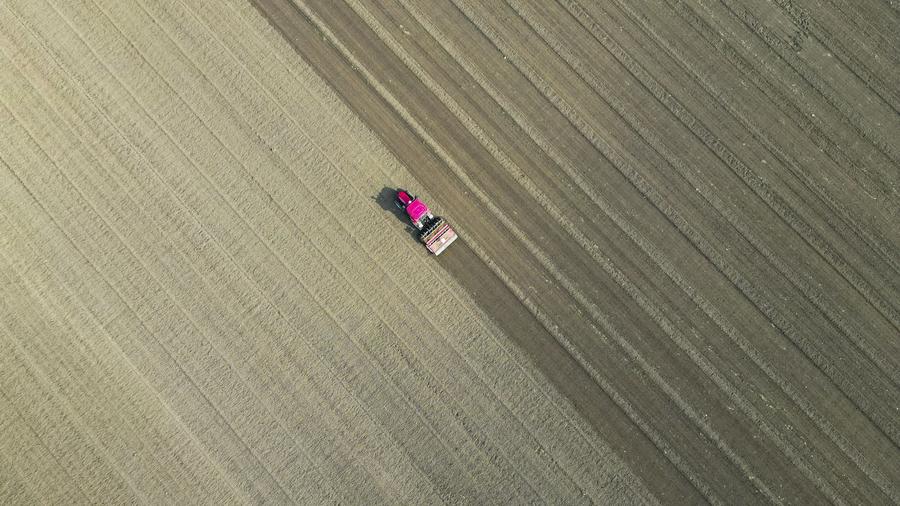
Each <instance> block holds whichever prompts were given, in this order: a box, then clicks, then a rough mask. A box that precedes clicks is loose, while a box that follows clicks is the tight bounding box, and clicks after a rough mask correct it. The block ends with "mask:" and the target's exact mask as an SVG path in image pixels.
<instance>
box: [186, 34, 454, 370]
mask: <svg viewBox="0 0 900 506" xmlns="http://www.w3.org/2000/svg"><path fill="white" fill-rule="evenodd" d="M226 50H227V48H226ZM200 72H201V73H202V71H200ZM248 75H251V76H252V74H250V73H249V72H248ZM204 78H206V79H207V81H209V82H210V84H211V86H213V87H214V88H215V89H216V90H217V92H218V93H220V95H221V90H219V89H218V87H217V86H216V85H215V84H212V80H210V79H209V78H208V77H207V76H205V75H204ZM257 83H258V84H259V85H260V87H262V83H260V82H259V81H258V80H257ZM222 98H223V100H226V101H227V102H229V103H230V101H229V100H228V99H227V98H226V97H224V95H222ZM275 103H276V105H277V102H275ZM232 107H233V105H232ZM282 112H284V111H283V108H282ZM247 127H248V128H249V129H250V130H251V131H253V133H254V135H256V136H257V138H258V139H259V140H260V141H261V142H263V143H265V144H268V143H266V142H265V141H264V140H263V139H262V137H261V136H260V135H259V134H258V133H257V132H256V131H255V129H254V128H253V127H251V126H250V125H247ZM304 135H306V134H305V133H304ZM307 139H308V140H309V142H310V143H311V144H312V145H313V146H315V147H316V149H317V150H318V151H319V152H320V153H322V155H323V156H324V157H325V159H326V160H329V163H331V165H332V166H333V167H335V168H337V166H336V165H335V164H334V162H333V161H331V159H330V158H329V157H328V156H327V155H326V154H325V153H324V151H323V150H322V148H321V147H320V146H319V145H318V144H317V143H316V142H315V141H313V140H312V139H311V138H309V137H308V136H307ZM278 156H279V158H281V160H282V163H283V164H284V170H287V167H289V166H290V164H288V162H287V161H286V160H284V159H283V158H282V157H281V155H278ZM291 175H293V176H294V177H295V178H296V179H297V181H298V182H299V183H300V184H302V185H304V188H306V189H307V190H308V191H309V192H310V193H311V194H313V195H314V193H313V192H312V191H311V190H309V187H308V186H307V185H306V184H305V183H304V182H303V181H302V180H300V179H299V178H298V177H297V176H296V174H295V173H293V172H292V173H291ZM316 199H317V201H318V202H319V203H320V204H321V200H320V199H318V197H316ZM323 207H324V205H323ZM325 209H326V211H327V212H328V213H329V214H331V215H332V216H333V217H334V221H335V222H336V223H338V226H339V227H340V228H342V229H344V230H345V231H347V230H346V229H345V227H344V226H343V225H342V224H340V222H339V220H338V219H337V217H336V216H334V214H333V213H332V212H331V211H330V210H329V209H328V208H325ZM285 214H287V213H285ZM298 228H299V227H298ZM347 232H349V231H347ZM367 254H369V253H368V251H367ZM370 256H371V255H370ZM381 270H382V272H384V269H383V268H382V269H381ZM348 282H349V281H348ZM351 286H353V287H354V289H356V290H357V293H359V292H358V287H357V286H356V285H353V284H352V283H351ZM360 297H361V298H363V297H362V296H360ZM363 299H364V298H363ZM422 319H424V320H426V321H428V322H429V323H430V324H431V325H432V327H433V328H434V330H435V331H437V330H438V326H437V325H435V324H434V322H433V321H432V320H431V319H430V318H428V317H427V316H426V315H422ZM382 321H384V320H383V319H382ZM404 342H405V341H404ZM400 353H401V354H404V355H405V354H406V353H404V352H402V351H401V352H400ZM413 354H415V353H413ZM417 376H421V375H417ZM428 382H429V383H430V384H432V388H433V384H434V381H431V380H428Z"/></svg>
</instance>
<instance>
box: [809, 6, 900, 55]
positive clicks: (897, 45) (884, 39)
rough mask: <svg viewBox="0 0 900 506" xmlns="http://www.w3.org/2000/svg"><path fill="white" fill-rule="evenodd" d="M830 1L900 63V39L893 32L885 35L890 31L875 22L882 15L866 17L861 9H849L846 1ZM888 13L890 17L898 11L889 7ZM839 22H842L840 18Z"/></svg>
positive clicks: (884, 51) (841, 13)
mask: <svg viewBox="0 0 900 506" xmlns="http://www.w3.org/2000/svg"><path fill="white" fill-rule="evenodd" d="M830 3H831V5H832V7H833V8H834V9H836V10H837V11H839V13H840V16H842V17H843V18H845V19H848V20H850V21H851V22H852V23H853V24H854V25H855V27H856V28H857V29H859V30H861V31H862V33H863V34H864V35H866V36H869V37H870V39H869V41H871V42H872V43H873V45H875V46H876V47H877V48H878V49H880V50H881V51H882V52H883V54H888V55H894V58H893V59H894V64H896V63H900V60H898V59H897V58H896V51H897V50H900V41H898V40H896V37H893V36H892V35H893V34H892V33H889V34H888V35H885V33H888V32H885V31H883V30H882V29H881V28H882V27H879V26H877V25H876V24H875V23H874V22H873V20H874V19H879V17H880V16H875V17H868V18H865V17H863V16H861V15H860V14H859V12H860V11H859V10H856V9H854V10H847V8H846V4H844V3H841V2H838V1H835V0H831V2H830ZM857 3H858V2H857ZM874 3H875V4H877V3H879V2H877V1H876V2H874ZM869 5H872V2H870V3H869ZM815 10H816V11H819V10H821V9H815ZM887 14H888V15H887V16H886V17H888V18H890V17H891V14H896V12H892V11H890V9H889V10H888V13H887ZM839 22H840V20H839ZM863 25H864V26H863ZM872 33H874V34H875V36H871V35H870V34H872ZM872 39H880V40H872ZM887 46H894V47H887ZM889 65H890V62H889Z"/></svg>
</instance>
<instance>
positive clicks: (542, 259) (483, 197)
mask: <svg viewBox="0 0 900 506" xmlns="http://www.w3.org/2000/svg"><path fill="white" fill-rule="evenodd" d="M331 37H333V35H331ZM332 40H333V41H334V44H335V45H340V42H339V41H337V39H332ZM340 47H342V46H340ZM345 51H346V49H345V48H343V47H342V52H345ZM345 54H347V53H345ZM347 58H348V60H350V61H352V62H354V65H355V66H356V67H357V68H358V69H360V72H361V73H364V74H366V76H367V80H369V81H370V83H377V81H375V80H374V78H372V77H371V76H370V75H368V72H367V71H365V69H364V67H363V66H362V65H360V64H359V63H358V62H357V61H356V60H355V58H353V57H352V56H349V55H348V56H347ZM371 85H372V86H373V87H375V88H376V89H378V90H379V93H380V94H382V96H384V97H385V98H386V99H387V100H389V102H391V103H392V104H395V105H394V107H395V109H397V110H398V112H400V111H402V112H401V114H402V115H403V116H404V118H405V119H406V120H407V123H409V124H410V125H411V126H413V128H414V129H415V130H416V131H417V132H419V133H420V136H421V137H422V138H423V139H426V142H428V143H429V144H430V145H432V146H433V148H432V149H434V151H435V152H436V153H439V154H440V156H441V158H442V159H444V160H445V163H447V165H448V166H450V167H451V168H452V169H453V171H454V172H455V173H456V174H457V176H458V177H459V178H460V180H462V181H464V182H465V184H466V186H467V187H469V189H470V190H471V191H472V192H473V193H475V194H476V195H478V197H479V199H481V200H482V201H483V202H484V204H485V207H486V208H488V209H490V210H491V212H492V213H493V214H495V215H497V216H498V217H500V218H501V220H500V221H501V222H505V223H506V224H507V227H509V228H510V231H511V232H512V233H513V234H514V235H515V236H516V237H517V238H518V239H520V240H521V241H522V242H523V243H525V244H526V247H527V248H528V249H529V252H530V253H532V255H534V256H535V257H536V258H538V259H539V260H540V262H541V264H542V265H544V267H545V268H547V269H548V271H550V272H552V273H553V274H554V276H555V277H557V279H558V280H560V282H561V283H562V284H563V285H566V288H567V290H568V291H569V292H570V293H572V294H573V297H575V298H576V300H578V299H580V300H579V303H581V304H582V305H584V304H585V302H586V303H587V304H590V302H589V301H588V300H587V299H586V298H585V297H583V296H580V297H578V296H576V295H575V293H574V292H573V291H572V288H574V287H572V284H571V282H564V280H563V279H560V278H559V277H558V276H560V275H561V273H559V272H558V270H557V269H556V268H555V266H553V265H552V263H551V262H550V261H549V259H548V258H547V257H546V255H544V254H543V253H542V252H540V251H539V250H538V249H537V248H536V246H534V244H533V243H531V241H530V240H528V239H527V237H525V235H524V234H523V233H522V232H521V231H519V230H518V229H517V228H516V229H513V228H511V227H514V225H511V224H510V223H511V222H510V221H509V220H508V219H506V216H505V214H504V213H502V211H500V210H499V209H498V208H496V206H494V205H493V204H492V203H491V202H490V200H489V199H488V198H487V196H486V195H484V194H483V193H482V192H481V190H479V189H477V187H476V186H475V185H474V183H472V182H471V180H469V178H468V177H467V176H466V175H465V174H464V172H463V171H462V170H461V168H460V167H458V166H457V165H456V164H455V162H452V158H451V157H450V156H449V155H448V154H447V153H445V152H444V151H443V150H442V149H441V148H440V146H439V145H438V144H437V143H436V142H435V141H434V140H433V139H431V138H430V136H428V135H427V133H425V131H424V129H422V127H421V126H420V125H418V122H416V121H415V120H414V119H413V118H412V117H411V115H409V113H408V112H406V111H405V109H404V108H403V107H402V106H401V105H400V104H399V102H397V101H396V99H394V98H393V97H392V96H391V95H390V93H389V92H387V91H386V90H384V91H383V92H382V91H381V90H382V89H383V88H381V86H380V85H377V84H371ZM579 295H580V293H579ZM591 306H592V304H591ZM589 307H590V306H586V308H589ZM598 322H605V323H606V324H607V325H608V321H607V320H606V319H605V318H602V317H601V319H600V320H598ZM601 324H602V323H601ZM613 332H614V336H615V337H616V338H618V341H619V342H621V343H623V346H621V347H622V348H623V349H627V348H630V346H629V345H628V344H627V343H625V342H624V340H623V339H622V338H621V336H618V333H615V331H614V330H613ZM631 350H632V351H634V350H633V348H631ZM632 358H633V359H636V361H638V362H641V361H642V358H641V357H639V356H638V357H636V358H635V357H632ZM579 362H581V360H579ZM644 366H645V367H644V368H645V369H646V370H647V371H649V372H648V374H649V375H651V377H654V375H653V371H652V368H650V367H648V366H647V364H646V363H644ZM655 379H656V380H657V382H660V378H659V377H658V376H657V377H656V378H655ZM662 383H663V385H664V384H665V382H664V381H662ZM598 384H600V382H598ZM666 386H667V385H665V386H661V388H663V390H664V391H665V390H666ZM673 394H674V395H670V398H672V399H673V400H675V401H676V402H677V401H678V400H679V399H680V396H678V394H677V393H674V392H673ZM618 397H619V398H621V397H620V396H618ZM681 406H684V407H682V410H683V411H684V413H685V416H687V417H689V418H690V419H691V420H695V419H696V421H695V424H696V425H698V426H700V427H703V426H704V424H703V423H702V421H700V420H699V419H698V418H697V417H696V414H695V413H694V414H693V418H692V417H691V416H692V413H693V411H692V410H691V409H690V407H689V406H686V405H685V404H684V403H683V402H681V404H680V407H681ZM712 437H713V439H715V436H712ZM664 453H666V452H664ZM732 454H733V453H732ZM773 497H774V496H773Z"/></svg>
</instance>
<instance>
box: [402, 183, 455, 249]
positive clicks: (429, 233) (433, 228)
mask: <svg viewBox="0 0 900 506" xmlns="http://www.w3.org/2000/svg"><path fill="white" fill-rule="evenodd" d="M394 203H395V204H397V207H399V208H400V209H403V210H404V211H406V215H407V216H408V217H409V221H411V222H412V224H413V226H414V227H416V230H418V231H419V240H420V241H422V243H423V244H425V248H427V249H428V251H430V252H432V253H434V254H435V255H440V254H441V252H443V251H444V250H445V249H447V246H450V243H452V242H453V241H455V240H456V232H455V231H454V230H453V227H451V226H450V224H449V223H447V220H445V219H443V218H441V217H440V216H438V217H435V216H434V215H433V214H431V211H430V210H429V209H428V206H426V205H425V203H424V202H422V201H421V200H419V199H418V198H417V197H416V196H415V195H412V194H410V193H409V192H408V191H406V190H404V189H402V188H400V189H398V190H397V198H396V200H395V201H394Z"/></svg>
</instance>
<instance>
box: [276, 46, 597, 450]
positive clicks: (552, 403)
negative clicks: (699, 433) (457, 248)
mask: <svg viewBox="0 0 900 506" xmlns="http://www.w3.org/2000/svg"><path fill="white" fill-rule="evenodd" d="M279 61H280V58H279ZM341 127H342V128H344V129H345V127H344V125H343V124H342V125H341ZM345 131H346V129H345ZM368 156H369V157H370V159H371V155H368ZM376 165H377V164H376ZM382 173H383V174H384V175H385V176H387V174H386V173H384V172H383V170H382ZM428 269H429V270H430V271H431V272H434V271H435V269H434V267H433V266H431V265H430V264H428ZM441 284H442V286H445V287H446V284H445V283H444V282H443V281H441ZM454 298H456V300H457V301H458V302H460V303H462V301H461V300H460V299H459V297H458V296H457V295H455V294H454ZM480 325H481V326H482V328H483V329H484V330H485V331H487V332H488V333H489V334H490V335H493V333H492V332H493V331H491V330H489V329H487V327H486V326H485V324H484V323H483V322H480ZM494 340H495V341H497V339H496V338H495V339H494ZM498 344H500V343H499V342H498ZM501 349H503V350H504V352H505V353H506V354H507V356H509V357H510V360H511V361H512V362H513V363H514V364H515V365H516V367H517V368H518V369H519V370H520V372H521V373H522V374H523V375H524V377H526V378H528V379H530V380H531V382H532V383H536V380H534V378H533V376H531V375H530V374H529V373H528V372H527V371H525V369H524V368H523V367H522V365H521V364H520V363H519V362H518V360H517V359H515V358H512V356H511V353H510V352H509V350H508V348H506V347H503V346H501ZM542 395H543V396H544V397H545V398H546V399H547V401H548V402H549V403H550V405H552V406H554V407H555V408H556V410H557V412H558V413H560V415H561V416H563V417H564V418H565V419H566V421H567V422H568V423H570V424H571V426H573V427H575V428H576V430H578V431H579V434H580V435H581V436H582V438H583V439H584V440H585V442H587V443H588V444H590V445H591V446H592V447H593V446H594V442H593V441H592V438H590V437H588V436H587V435H586V433H585V432H584V431H585V428H584V427H582V426H581V424H579V423H577V422H575V421H574V420H573V419H572V418H571V417H569V415H568V414H566V413H565V412H564V411H563V409H561V408H560V407H559V406H558V404H557V403H556V402H554V401H553V400H552V399H550V397H549V396H548V395H547V393H546V392H544V391H542ZM595 451H597V452H599V450H596V449H595Z"/></svg>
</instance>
